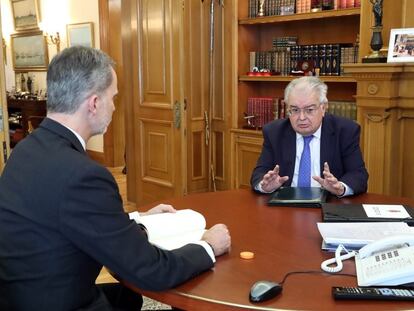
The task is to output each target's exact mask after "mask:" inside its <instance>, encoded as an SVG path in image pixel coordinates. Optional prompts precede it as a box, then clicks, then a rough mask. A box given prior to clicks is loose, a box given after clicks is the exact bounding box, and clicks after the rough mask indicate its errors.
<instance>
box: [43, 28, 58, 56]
mask: <svg viewBox="0 0 414 311" xmlns="http://www.w3.org/2000/svg"><path fill="white" fill-rule="evenodd" d="M46 39H47V43H48V44H50V45H56V52H57V53H59V52H60V35H59V31H57V32H56V33H55V34H48V33H46Z"/></svg>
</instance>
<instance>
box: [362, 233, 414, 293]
mask: <svg viewBox="0 0 414 311" xmlns="http://www.w3.org/2000/svg"><path fill="white" fill-rule="evenodd" d="M355 264H356V270H357V277H358V286H372V285H387V286H392V285H401V284H405V283H411V282H414V234H405V235H394V236H390V237H387V238H384V239H381V240H378V241H375V242H373V243H370V244H368V245H366V246H364V247H363V248H361V249H360V250H359V253H358V255H356V256H355Z"/></svg>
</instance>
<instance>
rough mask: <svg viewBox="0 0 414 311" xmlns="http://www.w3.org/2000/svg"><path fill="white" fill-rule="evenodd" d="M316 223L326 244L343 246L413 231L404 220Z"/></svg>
mask: <svg viewBox="0 0 414 311" xmlns="http://www.w3.org/2000/svg"><path fill="white" fill-rule="evenodd" d="M317 225H318V229H319V232H320V234H321V236H322V238H323V240H324V242H325V243H326V244H331V245H332V244H333V245H339V244H343V245H344V246H345V247H346V246H349V247H362V246H364V245H366V244H368V243H371V242H373V241H376V240H379V239H382V238H385V237H387V236H390V235H396V234H404V233H414V228H412V227H410V226H408V225H407V223H405V222H357V223H356V222H346V223H341V222H334V223H332V222H331V223H326V222H324V223H318V224H317Z"/></svg>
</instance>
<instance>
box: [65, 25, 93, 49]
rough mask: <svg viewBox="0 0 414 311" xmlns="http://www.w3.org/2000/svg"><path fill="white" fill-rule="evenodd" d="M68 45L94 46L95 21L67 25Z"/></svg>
mask: <svg viewBox="0 0 414 311" xmlns="http://www.w3.org/2000/svg"><path fill="white" fill-rule="evenodd" d="M66 28H67V29H66V30H67V38H68V47H70V46H74V45H82V46H87V47H94V40H93V23H91V22H88V23H78V24H68V25H66Z"/></svg>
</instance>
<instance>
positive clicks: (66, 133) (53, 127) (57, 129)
mask: <svg viewBox="0 0 414 311" xmlns="http://www.w3.org/2000/svg"><path fill="white" fill-rule="evenodd" d="M40 127H43V128H44V129H47V130H49V131H51V132H54V133H55V134H57V135H59V136H61V137H62V138H64V139H65V140H68V141H69V142H70V143H71V145H72V147H73V148H74V149H76V150H78V151H79V152H81V153H84V154H86V151H85V149H83V146H82V144H81V143H80V141H79V139H78V138H77V137H76V136H75V134H73V133H72V132H71V131H70V130H68V129H67V128H66V127H64V126H63V125H62V124H60V123H58V122H56V121H54V120H52V119H49V118H45V119H44V120H43V121H42V123H41V124H40Z"/></svg>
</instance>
